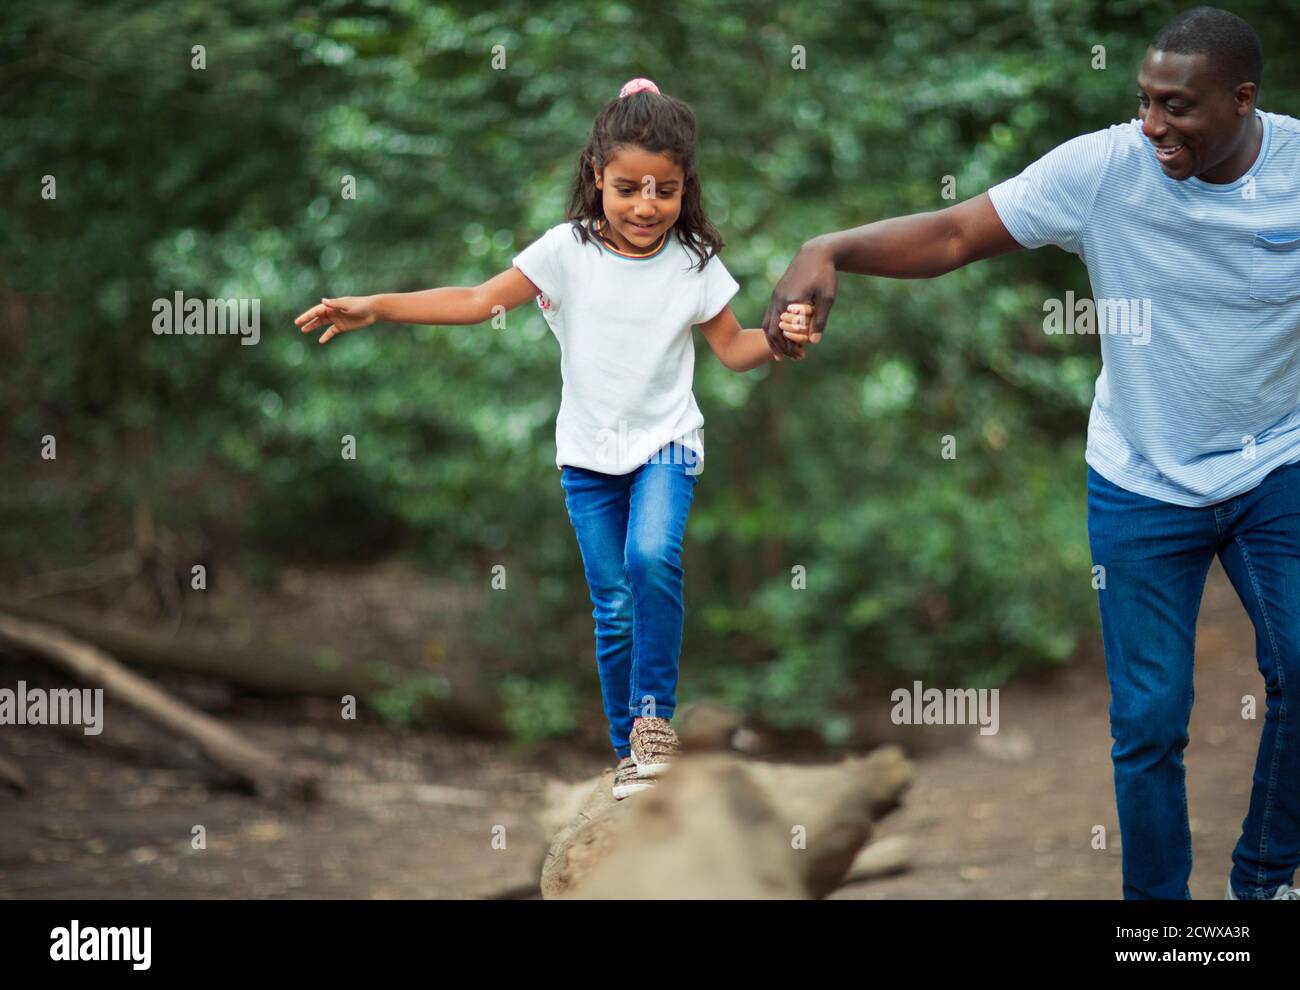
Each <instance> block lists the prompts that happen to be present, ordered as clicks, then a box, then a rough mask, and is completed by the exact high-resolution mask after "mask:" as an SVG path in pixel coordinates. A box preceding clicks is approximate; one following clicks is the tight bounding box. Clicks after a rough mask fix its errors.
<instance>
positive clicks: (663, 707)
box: [560, 443, 699, 757]
mask: <svg viewBox="0 0 1300 990" xmlns="http://www.w3.org/2000/svg"><path fill="white" fill-rule="evenodd" d="M698 483H699V461H698V459H697V456H696V454H695V453H694V451H692V450H690V449H689V448H686V447H682V446H681V445H680V444H676V443H674V444H670V445H669V447H668V448H664V449H663V450H661V451H660V453H659V454H658V455H657V456H656V457H652V458H650V459H649V461H647V463H645V464H642V465H641V466H640V467H638V468H637V469H636V470H635V471H633V472H631V473H630V474H602V473H600V472H599V471H589V470H587V469H585V468H576V467H572V466H568V465H566V466H565V467H564V468H563V470H562V471H561V474H560V484H561V485H563V486H564V501H565V504H566V506H567V507H568V510H569V520H570V522H572V523H573V529H574V532H575V533H576V534H577V536H578V548H579V549H580V550H581V552H582V566H583V570H584V571H586V575H587V588H588V589H589V590H590V592H591V603H592V605H593V606H595V607H594V609H593V610H592V613H591V614H592V616H593V618H595V620H596V669H597V671H598V673H599V675H600V692H601V696H602V697H603V699H604V704H605V714H606V716H608V718H609V740H610V742H611V743H612V744H613V746H614V752H615V753H616V754H618V756H620V757H623V756H627V755H628V754H629V752H630V751H631V750H630V747H629V745H628V734H629V733H630V732H631V731H632V719H633V718H634V717H636V716H641V717H655V718H672V715H673V710H674V709H675V707H676V704H677V661H678V655H679V654H680V652H681V646H682V622H683V619H684V617H685V610H684V607H683V603H682V565H681V556H682V537H683V535H684V534H685V532H686V515H687V513H688V512H689V511H690V508H691V499H692V497H693V496H694V494H695V486H696V485H697V484H698Z"/></svg>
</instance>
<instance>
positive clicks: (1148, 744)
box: [1088, 464, 1300, 899]
mask: <svg viewBox="0 0 1300 990" xmlns="http://www.w3.org/2000/svg"><path fill="white" fill-rule="evenodd" d="M1088 537H1089V540H1090V542H1091V544H1092V560H1093V564H1094V574H1096V575H1097V577H1096V578H1095V579H1094V583H1096V584H1098V585H1099V588H1098V593H1097V594H1098V599H1099V601H1100V604H1101V629H1102V639H1103V641H1104V644H1105V649H1106V673H1107V676H1108V677H1109V679H1110V692H1111V704H1110V725H1111V735H1112V737H1113V738H1114V740H1115V743H1114V746H1113V747H1112V748H1111V759H1112V761H1113V762H1114V765H1115V800H1116V804H1117V806H1118V809H1119V827H1120V834H1121V837H1122V841H1123V874H1124V897H1125V898H1129V899H1137V898H1166V899H1189V898H1190V897H1191V890H1190V888H1189V887H1188V885H1187V881H1188V878H1189V877H1190V876H1191V873H1192V832H1191V826H1190V824H1189V822H1188V818H1187V791H1186V786H1185V769H1184V766H1183V749H1184V748H1185V747H1186V746H1187V743H1188V741H1189V739H1188V734H1187V723H1188V720H1189V718H1190V717H1191V713H1192V666H1193V658H1194V651H1195V640H1196V617H1197V614H1198V612H1199V611H1200V607H1201V593H1202V591H1203V590H1204V588H1205V579H1206V576H1207V575H1208V574H1209V571H1210V565H1211V564H1212V563H1213V562H1214V558H1215V556H1216V555H1217V556H1218V557H1219V560H1221V561H1222V562H1223V568H1224V570H1225V571H1226V572H1227V574H1228V577H1229V578H1230V579H1231V581H1232V585H1233V587H1234V588H1235V589H1236V591H1237V595H1238V597H1239V598H1240V599H1241V602H1242V604H1243V605H1244V606H1245V607H1246V612H1247V613H1248V614H1249V615H1250V619H1251V622H1253V623H1254V625H1255V649H1256V655H1257V657H1258V661H1259V669H1260V672H1261V673H1262V674H1263V675H1264V692H1265V699H1266V706H1267V711H1266V712H1265V714H1264V725H1263V731H1262V733H1261V736H1260V743H1259V755H1258V757H1257V758H1256V761H1255V774H1254V785H1253V787H1252V789H1251V793H1250V806H1249V809H1248V811H1247V814H1246V818H1245V820H1244V821H1243V822H1242V832H1241V839H1240V841H1238V843H1237V845H1236V848H1235V849H1234V850H1233V853H1232V862H1233V867H1232V873H1231V877H1230V880H1231V883H1232V886H1233V890H1234V891H1235V892H1236V894H1237V896H1238V897H1242V898H1247V899H1255V898H1268V897H1271V896H1272V895H1273V893H1274V892H1275V891H1276V889H1277V887H1278V885H1279V884H1284V883H1285V884H1290V883H1291V881H1292V878H1293V876H1294V874H1295V870H1296V867H1297V865H1300V732H1298V731H1297V730H1298V729H1300V726H1297V725H1292V724H1290V723H1291V720H1295V719H1296V718H1297V716H1300V710H1293V709H1294V708H1295V705H1294V704H1293V702H1300V694H1297V693H1296V692H1297V691H1300V464H1288V465H1284V466H1283V467H1280V468H1278V469H1277V470H1275V471H1273V472H1272V473H1271V474H1270V475H1268V477H1266V478H1265V479H1264V480H1263V481H1262V482H1261V483H1260V484H1259V485H1258V486H1257V487H1255V488H1253V489H1252V490H1250V491H1248V492H1245V493H1244V494H1242V495H1238V496H1237V497H1236V498H1231V499H1228V500H1226V501H1223V502H1220V503H1218V504H1217V505H1211V506H1207V507H1204V508H1188V507H1185V506H1180V505H1172V504H1169V503H1167V502H1161V501H1158V500H1156V499H1152V498H1147V497H1146V496H1143V495H1137V494H1135V493H1133V492H1130V491H1126V490H1125V489H1122V488H1119V487H1117V486H1116V485H1114V484H1112V483H1111V482H1109V481H1107V480H1106V479H1105V478H1103V477H1102V476H1101V475H1100V474H1098V473H1097V472H1096V471H1094V470H1093V469H1092V468H1091V467H1089V468H1088ZM1097 565H1100V566H1101V567H1104V568H1105V571H1104V572H1098V571H1096V570H1095V568H1096V566H1097ZM1103 577H1104V586H1101V584H1102V582H1101V579H1102V578H1103ZM1292 687H1294V688H1295V689H1296V691H1292V690H1291V688H1292ZM1230 700H1232V701H1235V700H1236V699H1230ZM1247 725H1249V723H1248V722H1244V723H1243V726H1242V730H1243V731H1246V728H1245V727H1246V726H1247Z"/></svg>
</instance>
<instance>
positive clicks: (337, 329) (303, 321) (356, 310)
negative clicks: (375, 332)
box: [293, 296, 375, 344]
mask: <svg viewBox="0 0 1300 990" xmlns="http://www.w3.org/2000/svg"><path fill="white" fill-rule="evenodd" d="M293 322H294V323H296V324H297V325H298V326H300V327H302V332H303V333H311V332H312V331H313V330H319V329H320V328H321V327H323V326H325V325H326V324H327V323H332V324H334V325H333V326H331V327H330V328H329V329H328V330H326V331H325V332H324V333H323V334H321V337H320V343H322V344H323V343H325V342H326V341H327V340H329V339H330V338H331V337H337V336H338V335H339V334H341V333H346V332H347V331H348V330H357V329H359V328H361V327H368V326H370V324H372V323H374V322H375V311H374V306H373V305H372V304H371V301H370V297H369V296H339V297H338V298H337V299H321V301H320V305H318V306H313V307H312V308H311V309H309V310H307V311H306V312H304V313H303V314H302V315H301V316H299V317H298V318H297V319H296V320H294V321H293Z"/></svg>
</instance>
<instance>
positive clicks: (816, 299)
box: [763, 193, 1020, 354]
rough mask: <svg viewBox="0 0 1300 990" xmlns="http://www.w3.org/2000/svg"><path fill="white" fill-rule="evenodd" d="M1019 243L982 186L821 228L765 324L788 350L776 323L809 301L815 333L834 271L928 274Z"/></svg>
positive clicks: (831, 294) (774, 341) (775, 297)
mask: <svg viewBox="0 0 1300 990" xmlns="http://www.w3.org/2000/svg"><path fill="white" fill-rule="evenodd" d="M1018 248H1020V244H1019V242H1017V241H1016V239H1015V238H1014V237H1012V236H1011V234H1010V233H1008V231H1007V228H1006V227H1005V226H1003V223H1002V220H1001V219H1000V218H999V217H998V214H997V210H995V209H994V208H993V203H992V201H991V200H990V199H989V196H988V193H981V194H980V195H978V196H976V197H974V198H973V199H968V200H967V201H966V202H964V203H958V204H957V205H956V206H950V207H948V208H947V209H946V210H937V211H935V212H933V213H915V214H913V215H912V216H909V217H894V218H891V219H888V220H878V221H876V222H875V223H869V224H866V225H865V226H862V227H854V228H853V229H852V230H841V231H836V232H835V233H832V234H822V235H820V236H818V237H814V238H813V239H812V240H810V241H808V243H806V244H805V245H804V246H803V247H802V248H801V249H800V250H799V253H798V254H797V255H795V257H794V260H793V261H792V262H790V267H789V268H787V269H786V271H785V275H783V276H782V277H781V281H779V282H778V283H777V284H776V289H775V290H774V291H773V293H772V301H771V303H770V304H769V305H768V308H767V315H766V316H765V317H764V319H763V330H764V331H765V332H766V333H767V338H768V340H769V341H770V342H771V346H772V348H773V349H774V350H777V351H779V352H780V353H781V354H790V353H792V350H791V348H792V346H793V345H792V344H791V341H789V340H787V339H786V337H785V335H784V334H783V333H782V332H781V328H780V315H781V313H783V312H784V311H785V308H786V306H787V305H788V304H790V303H796V302H801V303H811V304H812V305H813V321H812V327H811V329H810V331H809V333H810V336H811V337H813V338H814V339H815V338H816V337H818V336H820V335H821V333H822V331H823V330H824V329H825V327H826V317H827V314H828V313H829V312H830V308H831V304H832V303H833V302H834V301H835V287H836V272H853V273H854V274H857V275H882V276H885V277H886V278H933V277H934V276H935V275H943V274H945V273H946V272H950V271H952V270H954V269H956V268H960V267H961V266H962V265H968V264H970V263H971V262H972V261H979V260H981V259H983V258H992V257H994V256H995V255H999V254H1005V253H1006V252H1008V251H1014V250H1016V249H1018Z"/></svg>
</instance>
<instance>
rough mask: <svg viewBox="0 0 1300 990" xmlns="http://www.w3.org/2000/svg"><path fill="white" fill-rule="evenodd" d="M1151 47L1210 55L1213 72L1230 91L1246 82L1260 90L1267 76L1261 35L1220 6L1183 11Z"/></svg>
mask: <svg viewBox="0 0 1300 990" xmlns="http://www.w3.org/2000/svg"><path fill="white" fill-rule="evenodd" d="M1151 47H1152V48H1153V49H1155V50H1156V51H1158V52H1173V53H1174V54H1177V55H1207V56H1208V57H1209V63H1210V68H1211V70H1212V71H1213V72H1214V74H1215V75H1216V76H1217V77H1218V78H1219V79H1220V80H1221V81H1222V82H1223V84H1224V85H1225V86H1228V87H1229V88H1234V89H1235V88H1236V87H1237V86H1239V85H1241V84H1242V83H1244V82H1253V83H1254V84H1255V86H1256V88H1258V87H1259V85H1260V83H1261V81H1262V79H1263V76H1264V47H1263V45H1261V44H1260V41H1259V35H1258V34H1256V33H1255V29H1254V28H1253V27H1251V26H1250V25H1249V24H1247V23H1246V22H1245V21H1244V20H1242V19H1241V18H1240V17H1238V16H1237V15H1236V14H1233V13H1229V12H1228V11H1226V10H1220V9H1219V8H1218V7H1193V8H1191V10H1184V11H1183V12H1182V13H1181V14H1179V15H1178V16H1177V17H1175V18H1174V19H1173V20H1171V21H1170V22H1169V23H1168V24H1166V25H1165V26H1164V27H1162V28H1161V29H1160V30H1159V31H1158V32H1157V33H1156V36H1155V39H1154V40H1153V41H1152V42H1151Z"/></svg>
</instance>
